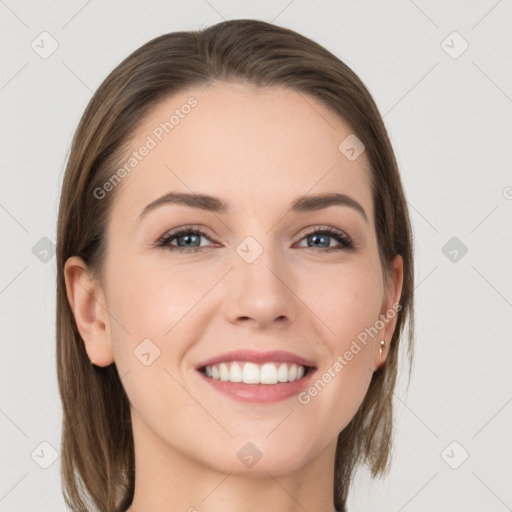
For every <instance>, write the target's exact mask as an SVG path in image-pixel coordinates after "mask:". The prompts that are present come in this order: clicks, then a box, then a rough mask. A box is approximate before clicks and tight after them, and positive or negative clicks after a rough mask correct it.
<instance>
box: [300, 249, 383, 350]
mask: <svg viewBox="0 0 512 512" xmlns="http://www.w3.org/2000/svg"><path fill="white" fill-rule="evenodd" d="M307 275H308V276H311V275H315V278H314V279H311V278H310V277H308V278H307V279H306V280H304V281H303V284H302V291H301V292H300V293H299V296H300V297H307V298H308V299H307V300H306V301H305V302H306V304H307V305H308V306H309V307H310V308H311V310H312V311H313V312H314V313H315V314H316V315H317V316H318V317H319V319H320V320H321V321H322V323H323V324H324V325H325V327H326V331H325V332H326V333H330V336H329V338H330V339H331V340H332V341H331V344H332V346H333V348H336V349H337V351H344V350H346V349H347V348H348V346H349V345H350V342H351V340H353V339H355V338H357V336H358V335H359V334H360V333H361V332H364V331H365V329H367V328H369V327H370V326H373V325H374V324H375V322H376V320H377V319H378V317H379V312H380V307H381V303H382V297H383V296H382V293H383V288H382V276H381V274H380V272H379V269H378V268H377V269H376V268H375V266H374V265H373V264H372V262H371V261H368V262H366V261H365V260H364V259H362V258H361V259H359V260H358V261H356V260H355V258H354V261H353V263H352V264H350V265H349V264H347V265H338V266H334V265H333V266H331V267H330V268H326V269H324V270H322V271H321V272H318V271H317V272H315V273H314V274H313V273H311V272H309V273H307Z"/></svg>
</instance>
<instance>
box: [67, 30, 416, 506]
mask: <svg viewBox="0 0 512 512" xmlns="http://www.w3.org/2000/svg"><path fill="white" fill-rule="evenodd" d="M57 242H58V243H57V246H58V247H57V258H58V261H57V264H58V282H57V301H58V303H57V352H58V354H57V357H58V378H59V387H60V393H61V397H62V403H63V411H64V419H63V439H62V447H61V448H62V477H63V485H64V493H65V499H66V501H67V504H68V505H69V506H70V507H71V509H72V510H91V509H92V508H93V507H94V508H97V509H98V510H102V511H103V510H105V511H125V510H129V511H130V512H141V511H145V510H151V511H154V512H159V511H164V510H165V511H174V510H190V511H193V510H198V511H203V510H205V511H206V510H207V511H217V510H222V511H224V512H226V511H235V510H236V511H243V510H266V511H278V510H279V511H282V510H287V511H294V510H308V511H310V512H312V511H327V510H329V511H334V510H337V511H342V510H347V508H346V503H347V496H348V493H349V486H350V482H351V478H352V476H353V474H354V471H355V469H356V467H357V465H358V464H360V463H367V464H368V465H369V467H370V469H371V471H372V474H373V476H377V475H379V474H384V472H385V471H386V470H387V469H388V467H389V456H390V446H391V438H392V398H393V390H394V385H395V379H396V374H397V361H398V349H399V342H400V338H401V335H402V332H403V330H404V323H405V321H406V319H408V320H409V326H408V327H409V329H408V331H409V340H408V349H409V352H408V353H409V357H411V356H412V340H413V288H414V285H413V274H414V273H413V245H412V233H411V227H410V221H409V216H408V211H407V203H406V201H405V197H404V192H403V189H402V184H401V180H400V176H399V172H398V169H397V164H396V161H395V158H394V155H393V150H392V147H391V144H390V141H389V138H388V135H387V132H386V129H385V127H384V124H383V122H382V119H381V117H380V114H379V112H378V110H377V108H376V106H375V103H374V101H373V100H372V98H371V96H370V94H369V92H368V91H367V89H366V88H365V86H364V85H363V83H362V82H361V81H360V79H359V78H358V77H357V76H356V75H355V74H354V72H353V71H351V70H350V69H349V68H348V67H347V66H346V65H345V64H344V63H342V62H341V61H340V60H339V59H337V58H336V57H335V56H334V55H332V54H331V53H329V52H328V51H327V50H325V49H324V48H322V47H321V46H319V45H318V44H317V43H315V42H313V41H311V40H310V39H307V38H305V37H303V36H301V35H299V34H297V33H295V32H293V31H291V30H288V29H285V28H281V27H278V26H275V25H272V24H269V23H265V22H262V21H256V20H230V21H226V22H223V23H219V24H217V25H215V26H212V27H209V28H206V29H204V30H202V31H195V32H176V33H170V34H166V35H163V36H160V37H157V38H156V39H153V40H152V41H150V42H148V43H146V44H145V45H144V46H142V47H141V48H139V49H138V50H137V51H135V52H134V53H132V54H131V55H130V56H129V57H128V58H126V59H125V60H124V61H123V62H122V63H121V64H120V65H119V66H117V68H116V69H114V71H113V72H112V73H111V74H110V75H109V76H108V77H107V78H106V80H105V81H104V82H103V83H102V84H101V86H100V87H99V89H98V91H97V92H96V93H95V95H94V96H93V98H92V99H91V101H90V103H89V105H88V107H87V109H86V111H85V113H84V115H83V117H82V119H81V122H80V125H79V127H78V129H77V132H76V134H75V137H74V140H73V144H72V148H71V153H70V157H69V161H68V165H67V169H66V174H65V177H64V183H63V187H62V192H61V203H60V211H59V219H58V241H57Z"/></svg>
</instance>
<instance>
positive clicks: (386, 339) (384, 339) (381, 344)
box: [374, 255, 404, 370]
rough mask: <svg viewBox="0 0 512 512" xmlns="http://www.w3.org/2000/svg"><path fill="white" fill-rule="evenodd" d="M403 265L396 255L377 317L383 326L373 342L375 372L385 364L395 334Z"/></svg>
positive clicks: (399, 257)
mask: <svg viewBox="0 0 512 512" xmlns="http://www.w3.org/2000/svg"><path fill="white" fill-rule="evenodd" d="M403 263H404V262H403V258H402V257H401V256H400V255H397V256H396V257H395V259H394V260H393V262H392V264H391V276H390V278H389V280H388V287H387V290H386V292H385V294H384V299H383V303H382V308H381V312H380V317H379V318H380V319H381V322H382V323H383V324H384V325H383V328H382V330H381V331H380V333H379V338H378V339H376V340H375V349H374V354H375V357H374V368H375V370H377V369H378V368H379V367H381V366H382V365H383V364H384V363H385V361H386V357H387V355H388V353H389V344H390V343H391V339H392V338H393V333H394V332H395V327H396V322H397V318H398V314H399V310H400V309H401V308H400V307H399V303H400V297H401V294H402V285H403Z"/></svg>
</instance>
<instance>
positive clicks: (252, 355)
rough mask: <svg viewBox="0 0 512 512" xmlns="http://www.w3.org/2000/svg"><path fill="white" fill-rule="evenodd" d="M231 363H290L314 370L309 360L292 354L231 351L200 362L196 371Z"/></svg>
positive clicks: (284, 352)
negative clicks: (214, 365) (209, 366)
mask: <svg viewBox="0 0 512 512" xmlns="http://www.w3.org/2000/svg"><path fill="white" fill-rule="evenodd" d="M231 361H244V362H251V363H272V362H276V363H281V362H283V363H284V362H290V363H295V364H298V365H301V366H308V367H311V368H315V363H314V362H313V361H311V360H309V359H305V358H304V357H301V356H298V355H297V354H293V353H292V352H286V351H284V350H271V351H266V352H259V351H257V350H242V349H240V350H233V351H231V352H225V353H224V354H220V355H218V356H215V357H212V358H210V359H207V360H205V361H202V362H201V363H199V364H198V365H196V370H200V369H202V368H204V367H205V366H208V365H212V364H217V363H227V362H231Z"/></svg>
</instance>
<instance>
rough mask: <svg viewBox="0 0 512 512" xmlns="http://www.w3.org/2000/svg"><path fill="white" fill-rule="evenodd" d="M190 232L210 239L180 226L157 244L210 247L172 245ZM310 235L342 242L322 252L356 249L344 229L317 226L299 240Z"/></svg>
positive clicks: (194, 249)
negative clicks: (326, 236) (327, 237)
mask: <svg viewBox="0 0 512 512" xmlns="http://www.w3.org/2000/svg"><path fill="white" fill-rule="evenodd" d="M190 234H192V235H199V236H204V237H206V238H208V239H210V237H209V236H208V235H207V234H206V233H205V232H204V231H201V230H200V229H196V228H187V227H182V228H179V229H177V230H175V231H172V232H170V233H166V234H165V235H163V236H162V237H160V238H159V239H158V241H157V244H156V245H157V246H158V247H165V248H166V249H168V250H170V251H178V252H183V253H191V252H192V253H197V252H201V251H202V250H204V249H207V248H208V247H204V246H203V247H179V246H177V245H171V241H172V240H174V239H175V238H179V237H180V236H182V235H190ZM310 235H328V236H330V237H332V238H334V239H336V240H337V241H338V242H340V244H341V245H340V246H338V247H330V248H327V249H325V248H321V252H333V251H340V250H347V251H353V250H355V249H356V246H355V244H354V242H353V241H352V239H351V238H350V237H349V236H347V235H346V234H345V233H343V231H339V230H337V229H335V228H332V227H325V228H322V227H320V226H317V227H316V228H315V230H314V231H311V232H308V233H305V234H304V235H303V236H302V237H301V238H300V240H299V241H301V240H303V239H304V238H306V237H307V236H310ZM304 249H313V250H315V248H314V247H304Z"/></svg>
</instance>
